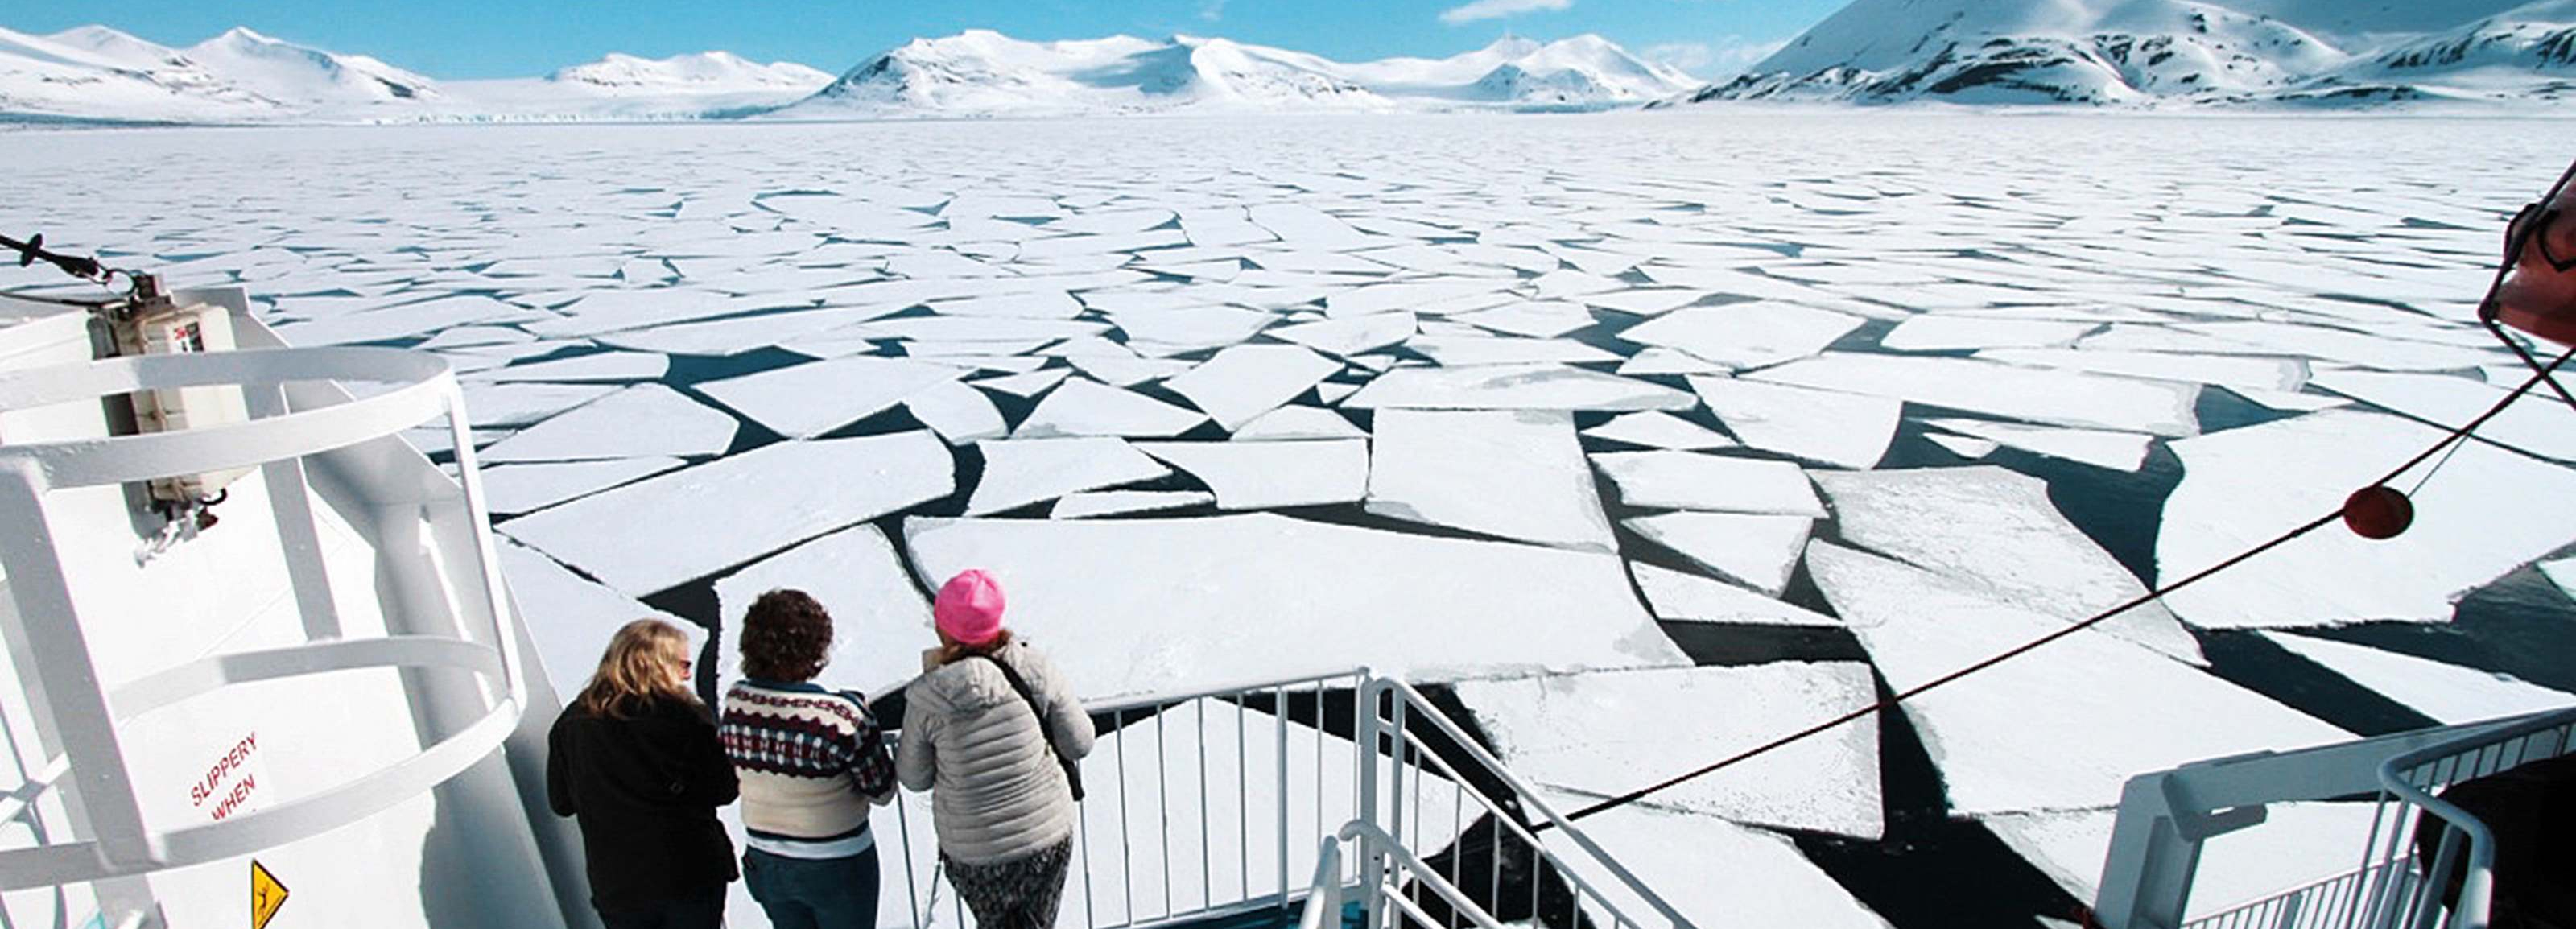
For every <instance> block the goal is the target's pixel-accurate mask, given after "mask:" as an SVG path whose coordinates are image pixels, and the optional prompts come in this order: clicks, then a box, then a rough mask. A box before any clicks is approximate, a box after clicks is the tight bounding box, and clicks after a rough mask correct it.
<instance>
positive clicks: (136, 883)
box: [0, 290, 589, 927]
mask: <svg viewBox="0 0 2576 929" xmlns="http://www.w3.org/2000/svg"><path fill="white" fill-rule="evenodd" d="M187 296H188V297H189V298H190V299H193V300H197V301H205V302H213V303H217V304H220V305H223V306H225V307H227V308H228V309H229V310H230V312H231V314H232V317H233V319H232V322H233V325H234V327H235V329H236V331H237V332H239V333H240V334H241V336H242V341H243V342H244V343H245V345H247V346H251V347H249V348H247V349H246V350H243V351H234V352H218V353H207V354H188V355H163V356H131V357H115V358H101V357H100V355H102V354H103V347H102V345H101V340H99V339H97V338H95V337H94V336H93V335H92V333H91V327H90V325H89V320H88V318H87V317H86V314H83V313H80V312H78V311H77V310H69V311H61V312H56V313H54V314H52V315H36V314H34V313H32V312H30V313H24V314H16V313H13V314H11V315H28V316H33V317H34V318H32V319H30V320H29V321H27V322H23V323H20V324H18V325H15V326H11V327H9V328H7V329H0V526H5V527H7V531H5V532H0V567H4V568H5V570H6V576H7V592H8V596H7V597H6V598H5V600H4V601H0V611H5V612H0V633H5V634H6V639H7V645H8V655H9V659H10V660H9V662H8V663H7V665H6V666H5V667H0V722H5V723H6V730H5V736H6V743H7V746H6V747H7V760H8V761H10V762H11V764H10V765H9V766H7V767H0V787H6V788H8V789H7V796H8V798H9V799H8V802H6V803H5V804H0V814H6V815H5V816H0V827H10V828H8V829H7V830H6V831H0V891H7V893H6V894H5V895H0V906H5V908H6V909H5V916H6V919H7V921H8V922H9V923H10V924H12V925H80V924H82V923H83V922H84V921H86V920H88V919H90V918H91V917H93V916H95V917H97V918H99V919H100V920H101V921H102V922H103V923H104V924H109V925H117V924H124V923H127V922H129V921H138V920H139V921H138V922H136V924H138V925H144V926H158V925H232V924H246V922H247V920H246V918H245V917H246V916H247V915H248V914H247V912H246V911H247V908H248V906H249V897H250V895H249V894H247V893H244V892H243V891H244V890H245V889H246V885H247V884H248V882H249V874H248V872H249V869H250V865H249V861H250V860H251V859H253V858H256V859H257V860H258V861H259V862H260V863H261V864H262V865H263V866H264V867H265V868H266V869H267V870H269V871H270V872H273V873H275V874H276V875H278V876H279V878H280V879H281V880H283V881H284V882H286V884H287V885H288V886H289V887H290V888H291V892H290V894H289V902H288V903H287V904H286V909H284V910H283V911H281V912H283V913H286V914H288V915H290V916H292V917H294V918H295V919H297V920H299V921H308V920H309V921H311V922H312V924H320V925H367V926H396V927H400V926H424V927H426V926H431V925H513V926H554V925H566V924H567V923H571V924H579V925H587V924H589V923H588V920H589V914H588V907H587V906H586V903H585V902H584V901H583V900H582V899H581V897H580V896H573V897H571V899H569V900H567V899H566V892H567V891H571V892H573V893H575V894H579V893H580V887H579V884H578V877H577V875H578V872H579V858H578V852H577V850H570V851H568V849H569V846H568V844H567V842H566V835H565V830H564V827H563V826H561V825H560V824H558V823H556V822H555V821H554V820H553V818H552V817H551V816H550V815H547V814H546V813H545V811H544V809H543V807H542V803H543V800H542V796H541V789H542V765H543V761H544V759H543V754H542V751H543V727H544V726H545V725H546V724H547V723H550V722H551V721H552V718H553V716H554V714H555V711H556V702H555V697H554V694H553V693H552V692H551V689H549V688H546V687H545V686H544V684H543V678H542V676H541V675H531V674H529V673H527V670H526V669H525V668H524V667H523V662H522V659H521V654H522V653H523V651H525V649H526V648H527V645H526V641H527V640H526V636H525V635H524V632H523V630H522V629H520V628H519V624H518V618H517V616H516V614H515V612H514V610H513V609H512V607H511V606H510V604H509V602H508V599H507V597H508V594H507V591H506V589H505V588H504V587H503V585H502V583H501V580H500V576H499V573H498V570H497V567H496V562H495V557H494V553H493V550H492V544H491V538H490V534H489V529H488V527H487V520H486V516H485V513H484V509H483V503H482V495H481V488H480V486H479V483H478V481H477V479H476V476H475V471H474V469H473V462H472V458H471V454H472V452H471V448H470V443H466V442H463V441H460V442H459V443H458V444H459V445H460V447H462V448H463V449H464V450H463V451H461V452H460V463H461V464H462V465H463V468H462V469H461V470H462V474H463V479H462V481H461V482H454V481H450V480H449V479H448V478H447V477H446V476H445V475H444V474H442V473H440V472H439V471H438V469H437V468H436V467H434V466H432V465H431V464H430V463H429V462H428V461H427V460H426V459H424V458H422V457H421V456H420V455H419V454H418V453H416V452H412V451H411V450H410V448H409V447H408V446H405V445H403V444H402V443H401V440H400V439H399V438H397V437H396V436H397V435H398V434H399V433H400V432H402V431H403V430H405V429H410V428H414V427H417V426H419V425H421V424H422V423H423V422H425V421H429V420H432V419H439V418H444V419H445V420H446V424H447V426H448V428H449V429H450V430H451V431H453V432H455V433H457V434H459V435H460V436H461V435H462V433H463V432H464V430H465V428H466V425H465V422H466V421H465V419H464V416H463V409H462V401H461V398H460V396H459V394H458V392H457V389H456V386H455V382H454V380H453V378H452V376H451V375H450V374H449V373H448V372H447V369H446V365H445V363H444V362H442V361H440V360H438V359H436V358H434V357H431V356H426V355H420V354H414V353H406V352H398V351H392V350H384V349H349V348H335V349H287V348H283V347H279V346H278V345H277V342H276V338H275V336H274V335H273V334H271V333H269V332H268V330H267V329H266V328H265V327H263V326H261V325H260V324H259V323H257V322H256V321H255V320H253V319H251V317H250V316H249V314H248V312H247V306H246V304H245V302H244V300H243V298H242V296H241V294H240V293H239V292H238V291H229V290H218V291H201V292H197V293H194V294H190V295H187ZM16 308H17V309H22V310H23V309H28V308H27V307H26V306H25V305H24V304H20V305H18V306H17V307H16ZM57 309H60V308H57ZM335 381H337V382H349V381H376V382H391V383H393V384H394V385H396V386H394V388H393V389H391V390H388V391H385V392H382V393H377V394H374V395H371V396H369V397H367V398H366V399H363V400H353V399H351V397H350V395H349V394H348V393H347V392H345V391H342V390H341V389H340V388H339V387H338V386H336V385H335V384H334V383H333V382H335ZM206 386H230V387H239V388H241V389H242V391H243V393H244V396H245V398H246V399H247V401H248V404H247V405H248V407H249V410H250V415H251V418H250V419H249V421H246V422H240V423H234V424H227V425H216V426H212V427H208V428H197V429H187V430H180V431H170V432H161V433H154V434H143V435H136V434H129V433H130V431H131V430H130V428H128V427H126V426H123V425H120V424H119V422H118V417H117V416H116V415H115V414H116V412H117V409H118V407H119V406H120V405H121V404H122V401H123V397H122V396H121V395H124V394H129V393H133V392H137V391H154V390H170V389H177V388H192V387H206ZM233 468H256V469H257V470H259V472H260V474H261V478H262V479H261V480H258V481H248V480H245V481H241V482H238V483H236V484H234V485H233V486H232V487H231V488H229V492H230V496H229V499H228V500H227V501H226V502H225V504H224V505H221V506H219V507H218V508H217V510H216V512H217V513H218V514H219V515H220V516H221V521H220V523H218V524H216V525H214V526H211V527H207V528H206V529H204V530H203V531H201V532H198V531H192V532H188V533H182V534H180V535H179V536H178V537H177V541H176V542H175V544H169V545H167V546H166V547H165V548H162V549H161V550H159V551H158V552H157V554H156V555H155V556H154V557H150V558H144V557H138V555H137V550H138V547H145V548H148V547H149V544H148V540H149V539H150V538H152V537H153V536H154V535H155V534H156V533H158V531H159V530H160V528H161V526H160V525H159V520H158V518H157V517H154V516H151V515H149V514H148V513H146V512H144V510H143V508H142V507H141V506H140V505H139V503H140V499H141V497H142V495H143V490H142V484H143V483H144V482H148V481H150V480H152V479H155V478H163V477H169V476H172V475H181V474H193V473H203V472H211V471H223V470H227V469H233ZM17 827H23V831H21V830H20V829H19V828H17ZM567 865H569V868H568V869H567V867H566V866H567ZM567 870H569V872H570V873H572V874H573V875H575V878H574V881H573V882H572V883H570V884H569V885H567V884H566V883H565V882H563V881H562V880H560V878H561V877H562V876H563V874H564V873H566V871H567ZM567 904H569V905H567Z"/></svg>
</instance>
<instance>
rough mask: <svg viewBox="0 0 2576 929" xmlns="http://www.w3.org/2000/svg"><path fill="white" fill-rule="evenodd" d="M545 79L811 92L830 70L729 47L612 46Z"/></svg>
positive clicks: (650, 87)
mask: <svg viewBox="0 0 2576 929" xmlns="http://www.w3.org/2000/svg"><path fill="white" fill-rule="evenodd" d="M546 80H548V81H552V82H554V83H557V84H572V85H581V86H585V87H590V88H596V89H599V90H603V91H608V92H612V93H719V94H731V93H763V92H785V91H796V92H802V93H813V92H814V91H816V90H819V89H821V88H822V87H823V85H825V84H829V83H831V82H832V75H831V73H830V72H827V71H820V70H816V69H814V68H809V67H806V66H804V65H801V64H797V63H795V62H793V61H778V62H771V63H769V64H760V63H758V62H753V61H747V60H744V59H743V58H742V56H739V55H736V54H734V53H732V52H699V53H697V54H694V55H674V56H671V57H669V58H658V59H657V58H638V57H635V56H633V55H625V54H619V53H616V52H611V53H609V55H608V57H606V58H602V59H600V60H598V61H594V62H591V63H589V64H584V65H574V66H572V67H569V68H564V69H562V70H559V71H556V72H555V73H553V74H550V75H547V76H546Z"/></svg>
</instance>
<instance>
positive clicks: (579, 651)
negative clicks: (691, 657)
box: [493, 542, 706, 702]
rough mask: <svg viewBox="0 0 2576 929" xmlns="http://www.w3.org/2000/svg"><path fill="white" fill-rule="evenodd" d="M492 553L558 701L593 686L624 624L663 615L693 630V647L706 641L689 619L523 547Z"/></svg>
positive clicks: (685, 629)
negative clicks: (593, 678) (593, 580)
mask: <svg viewBox="0 0 2576 929" xmlns="http://www.w3.org/2000/svg"><path fill="white" fill-rule="evenodd" d="M493 551H494V552H495V554H497V555H498V556H499V558H500V560H501V577H502V578H503V580H504V582H505V583H507V584H508V585H509V588H510V600H511V602H512V603H514V604H516V605H517V606H518V610H519V617H520V619H521V620H523V621H525V622H526V623H527V629H528V638H530V639H531V640H534V641H535V642H536V645H537V653H536V654H535V655H533V656H530V657H532V658H534V659H535V660H536V661H537V663H538V664H539V665H540V666H541V667H543V668H544V673H545V675H546V682H547V683H549V684H552V685H553V686H554V690H555V698H556V699H558V700H563V701H566V702H570V701H571V700H572V698H573V697H574V696H575V695H577V694H579V693H581V690H582V688H584V687H586V686H589V684H590V675H591V673H592V672H594V671H597V670H598V669H599V656H600V655H601V654H603V653H605V652H607V651H608V639H609V637H610V636H613V635H616V634H617V627H619V626H623V625H626V624H627V623H630V622H633V621H635V620H638V619H647V618H650V619H659V620H662V621H663V622H667V623H670V624H671V625H674V626H678V627H680V630H681V631H683V632H689V633H692V634H693V635H692V636H691V638H692V639H694V640H695V641H693V642H692V644H693V645H695V644H697V643H702V642H704V641H706V635H705V633H704V631H703V630H700V629H699V628H698V627H697V626H695V625H693V624H691V623H689V622H688V621H686V620H682V619H679V618H677V617H674V616H672V615H670V614H668V613H664V612H662V611H660V610H656V609H653V608H652V607H648V606H645V605H644V604H641V603H637V602H635V600H634V599H633V598H631V597H628V596H626V595H624V594H620V593H618V592H616V591H614V590H610V589H608V588H606V587H601V586H599V585H598V584H594V583H591V582H590V581H587V580H584V579H582V577H581V575H578V574H574V573H573V572H572V571H570V570H568V569H566V568H565V567H564V566H563V565H560V564H556V563H555V562H554V560H553V559H551V558H547V557H546V556H544V555H541V554H538V553H537V552H534V551H530V550H528V549H527V548H525V547H523V546H519V545H513V544H510V543H508V542H503V543H501V544H499V545H496V546H494V547H493Z"/></svg>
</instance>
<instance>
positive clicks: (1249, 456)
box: [1136, 439, 1369, 510]
mask: <svg viewBox="0 0 2576 929" xmlns="http://www.w3.org/2000/svg"><path fill="white" fill-rule="evenodd" d="M1136 448H1137V450H1138V451H1142V452H1144V453H1145V454H1148V455H1152V456H1154V457H1155V458H1159V459H1162V460H1163V461H1164V462H1165V463H1168V464H1170V465H1172V466H1173V467H1176V468H1179V469H1181V470H1183V471H1187V472H1189V473H1190V476H1192V477H1195V478H1198V479H1199V482H1200V483H1203V484H1206V485H1207V486H1208V489H1209V490H1211V491H1215V492H1216V505H1217V508H1218V509H1225V510H1262V509H1272V508H1276V507H1288V506H1320V505H1323V504H1330V503H1351V502H1355V501H1357V500H1359V499H1360V498H1361V497H1362V496H1365V495H1366V494H1367V493H1368V483H1369V443H1368V440H1366V439H1326V440H1308V441H1293V442H1139V443H1137V444H1136Z"/></svg>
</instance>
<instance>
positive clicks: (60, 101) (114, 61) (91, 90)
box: [0, 27, 282, 121]
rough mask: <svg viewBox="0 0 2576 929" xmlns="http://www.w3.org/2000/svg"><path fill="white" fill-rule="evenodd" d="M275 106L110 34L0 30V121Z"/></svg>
mask: <svg viewBox="0 0 2576 929" xmlns="http://www.w3.org/2000/svg"><path fill="white" fill-rule="evenodd" d="M280 109H282V107H281V105H280V104H279V103H278V102H277V101H275V100H271V99H269V98H267V97H263V96H261V95H259V94H257V93H255V92H252V91H250V90H248V89H245V88H243V87H241V86H239V85H236V84H233V83H232V82H230V81H226V80H224V79H222V78H220V77H218V76H216V75H215V74H214V73H213V72H211V71H209V70H207V69H206V68H205V67H203V66H202V65H199V64H197V63H196V62H194V61H191V60H189V59H188V58H186V57H185V56H182V55H180V54H179V53H177V52H175V51H173V50H171V49H167V48H163V47H161V46H158V45H154V44H152V43H149V42H145V41H143V40H141V39H136V38H134V37H133V36H129V35H126V34H124V33H121V32H117V31H115V30H113V29H105V28H101V27H85V28H83V29H75V30H72V31H70V32H65V33H60V34H57V35H52V36H31V35H27V34H25V33H21V32H14V31H11V30H8V29H0V116H5V115H11V114H15V115H16V116H17V117H18V118H22V119H26V118H34V119H46V118H56V119H88V118H100V117H105V118H112V119H121V120H141V121H188V120H232V119H255V118H259V117H261V116H264V115H268V114H272V113H275V112H278V111H279V110H280Z"/></svg>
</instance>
